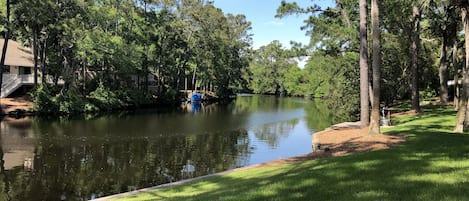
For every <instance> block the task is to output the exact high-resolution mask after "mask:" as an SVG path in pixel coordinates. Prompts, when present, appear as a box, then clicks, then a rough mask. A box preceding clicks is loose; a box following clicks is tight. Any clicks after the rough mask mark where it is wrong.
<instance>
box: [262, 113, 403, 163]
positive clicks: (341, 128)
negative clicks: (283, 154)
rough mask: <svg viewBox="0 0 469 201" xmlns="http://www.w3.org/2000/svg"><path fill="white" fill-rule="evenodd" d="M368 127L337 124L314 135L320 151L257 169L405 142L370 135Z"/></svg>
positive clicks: (398, 137) (377, 148)
mask: <svg viewBox="0 0 469 201" xmlns="http://www.w3.org/2000/svg"><path fill="white" fill-rule="evenodd" d="M368 129H369V128H368V127H366V128H360V127H359V125H358V122H357V123H355V122H353V123H352V122H345V123H341V124H337V125H334V126H332V127H331V128H328V129H326V130H324V131H321V132H318V133H314V139H313V142H314V144H315V145H317V144H318V143H319V144H320V145H321V148H320V149H319V150H317V149H315V151H314V152H312V153H309V154H305V155H302V156H296V157H291V158H286V159H280V160H275V161H271V162H267V163H262V164H259V165H257V166H256V167H265V166H276V165H282V164H288V163H294V162H300V161H306V160H312V159H317V158H326V157H334V156H344V155H349V154H353V153H359V152H366V151H374V150H380V149H388V148H390V147H393V146H396V145H397V144H399V143H402V142H404V141H405V138H404V137H403V136H390V135H382V134H381V135H368Z"/></svg>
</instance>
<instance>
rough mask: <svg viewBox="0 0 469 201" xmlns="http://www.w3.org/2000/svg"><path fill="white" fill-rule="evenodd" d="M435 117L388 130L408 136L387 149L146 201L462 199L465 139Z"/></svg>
mask: <svg viewBox="0 0 469 201" xmlns="http://www.w3.org/2000/svg"><path fill="white" fill-rule="evenodd" d="M437 113H438V114H442V115H440V116H438V115H433V114H427V115H419V117H418V118H415V119H414V120H413V121H407V123H408V125H403V126H402V127H400V126H398V127H395V128H392V129H389V130H388V131H387V132H388V133H392V134H400V135H407V136H410V137H409V140H408V141H407V142H406V143H404V144H402V145H400V146H398V147H396V148H393V149H388V150H380V151H373V152H367V153H361V154H355V155H349V156H344V157H336V158H327V159H320V160H312V161H307V162H300V163H295V164H289V165H284V166H279V167H267V168H259V169H252V170H248V171H242V172H237V173H233V174H229V175H225V176H220V177H214V178H209V179H206V180H203V181H200V182H196V183H191V184H188V185H183V186H177V187H174V188H171V189H164V190H158V191H152V192H149V194H148V196H149V197H151V198H152V199H148V200H158V199H160V198H161V199H162V200H163V199H164V200H253V201H254V200H467V198H468V197H469V171H468V170H469V135H467V134H463V135H461V134H451V133H450V131H451V129H452V127H451V126H450V125H451V124H452V122H443V121H438V119H441V118H443V119H444V118H446V116H448V115H449V114H450V113H449V112H448V111H446V110H442V111H438V112H437ZM428 122H431V123H428ZM208 186H210V187H208Z"/></svg>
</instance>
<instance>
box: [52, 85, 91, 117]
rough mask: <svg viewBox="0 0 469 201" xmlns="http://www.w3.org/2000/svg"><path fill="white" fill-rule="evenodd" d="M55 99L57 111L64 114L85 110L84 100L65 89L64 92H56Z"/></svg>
mask: <svg viewBox="0 0 469 201" xmlns="http://www.w3.org/2000/svg"><path fill="white" fill-rule="evenodd" d="M55 100H56V101H57V104H58V106H59V112H60V113H64V114H78V113H82V112H84V111H85V107H84V106H85V101H84V100H83V98H81V97H79V96H77V95H76V93H73V92H71V91H70V90H69V91H67V92H66V93H65V94H63V93H59V94H57V96H56V98H55Z"/></svg>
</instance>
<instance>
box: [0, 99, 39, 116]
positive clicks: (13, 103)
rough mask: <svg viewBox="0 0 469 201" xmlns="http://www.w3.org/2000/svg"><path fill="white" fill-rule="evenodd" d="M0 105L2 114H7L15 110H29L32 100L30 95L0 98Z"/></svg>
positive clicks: (31, 106)
mask: <svg viewBox="0 0 469 201" xmlns="http://www.w3.org/2000/svg"><path fill="white" fill-rule="evenodd" d="M0 106H1V108H2V114H8V113H9V112H11V111H15V110H24V111H30V110H31V109H32V108H33V102H32V100H31V98H30V97H17V98H1V99H0Z"/></svg>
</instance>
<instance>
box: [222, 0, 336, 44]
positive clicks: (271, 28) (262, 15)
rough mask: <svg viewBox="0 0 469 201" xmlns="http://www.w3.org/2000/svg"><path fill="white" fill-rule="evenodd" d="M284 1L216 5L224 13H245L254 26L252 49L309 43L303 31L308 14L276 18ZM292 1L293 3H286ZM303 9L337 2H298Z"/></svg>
mask: <svg viewBox="0 0 469 201" xmlns="http://www.w3.org/2000/svg"><path fill="white" fill-rule="evenodd" d="M280 2H281V0H215V1H214V5H215V6H216V7H218V8H221V9H222V10H223V12H224V13H225V14H226V13H232V14H244V15H245V16H246V18H247V20H248V21H250V22H251V23H252V34H253V47H254V48H255V49H257V48H259V47H260V46H263V45H267V44H269V43H270V42H271V41H273V40H278V41H280V42H281V43H282V44H283V46H284V47H290V41H291V40H293V41H297V42H301V43H303V44H307V43H308V42H309V37H308V36H306V35H305V34H306V32H305V31H302V30H301V29H300V28H301V26H303V25H304V22H303V21H304V20H305V19H306V18H307V16H305V15H300V16H296V15H292V16H287V17H284V18H280V19H279V18H275V14H276V12H277V8H278V6H279V5H280ZM287 2H293V0H287ZM296 2H297V3H298V4H299V5H300V6H301V7H306V6H309V5H312V4H313V3H315V4H318V5H320V6H321V7H323V6H332V5H333V3H334V2H335V1H334V0H315V1H314V0H313V1H312V0H297V1H296Z"/></svg>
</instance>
